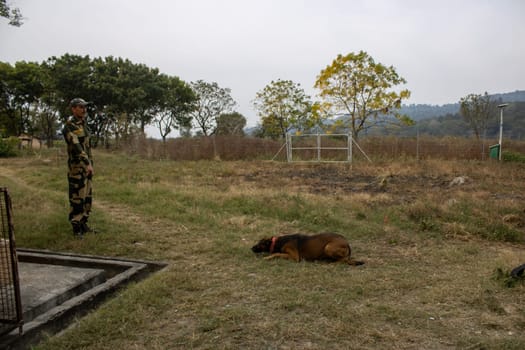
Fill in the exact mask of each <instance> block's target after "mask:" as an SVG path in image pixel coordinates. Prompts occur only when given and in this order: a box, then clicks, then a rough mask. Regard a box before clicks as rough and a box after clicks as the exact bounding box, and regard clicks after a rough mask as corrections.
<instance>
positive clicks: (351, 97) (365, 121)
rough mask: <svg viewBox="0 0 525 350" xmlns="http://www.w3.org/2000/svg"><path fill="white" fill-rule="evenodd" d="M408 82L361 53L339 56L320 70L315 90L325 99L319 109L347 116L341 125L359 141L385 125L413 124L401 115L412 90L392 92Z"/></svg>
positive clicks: (364, 53)
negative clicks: (365, 132) (369, 131)
mask: <svg viewBox="0 0 525 350" xmlns="http://www.w3.org/2000/svg"><path fill="white" fill-rule="evenodd" d="M405 83H406V81H405V79H403V78H402V77H400V76H399V75H398V74H397V72H396V70H395V68H394V67H392V66H390V67H387V66H385V65H383V64H381V63H376V62H375V61H374V59H373V58H372V57H371V56H370V55H368V54H367V53H366V52H364V51H360V52H358V53H349V54H347V55H346V56H343V55H338V56H337V57H336V59H334V60H333V62H332V64H331V65H329V66H327V67H326V68H325V69H323V70H322V71H321V73H320V74H319V76H318V77H317V80H316V82H315V88H317V89H319V90H320V97H321V98H322V99H323V103H322V104H320V105H319V106H322V107H323V108H324V109H325V113H330V114H332V115H336V114H344V115H347V116H348V118H345V119H346V120H344V121H343V122H342V123H343V125H342V126H344V127H345V128H348V129H349V130H350V131H351V132H352V135H353V137H354V138H357V137H358V135H359V133H360V132H361V131H363V130H365V129H368V128H371V127H373V126H375V125H378V124H382V123H385V122H386V123H392V122H393V123H396V124H404V125H411V124H412V123H413V121H412V120H411V119H410V118H409V117H408V116H406V115H402V114H400V113H399V112H398V110H399V108H401V103H402V101H403V100H406V99H408V98H409V97H410V91H408V90H406V89H405V90H401V91H399V92H396V91H395V90H394V89H393V88H394V87H396V86H397V85H400V84H405ZM389 117H390V118H389ZM392 117H394V118H392Z"/></svg>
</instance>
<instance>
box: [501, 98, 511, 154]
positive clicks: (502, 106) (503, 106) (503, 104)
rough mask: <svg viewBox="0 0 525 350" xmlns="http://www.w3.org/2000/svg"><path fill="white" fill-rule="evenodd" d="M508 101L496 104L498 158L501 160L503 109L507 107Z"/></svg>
mask: <svg viewBox="0 0 525 350" xmlns="http://www.w3.org/2000/svg"><path fill="white" fill-rule="evenodd" d="M508 105H509V104H508V103H502V104H500V105H498V108H499V112H500V113H499V160H501V141H502V139H503V110H504V109H505V107H507V106H508Z"/></svg>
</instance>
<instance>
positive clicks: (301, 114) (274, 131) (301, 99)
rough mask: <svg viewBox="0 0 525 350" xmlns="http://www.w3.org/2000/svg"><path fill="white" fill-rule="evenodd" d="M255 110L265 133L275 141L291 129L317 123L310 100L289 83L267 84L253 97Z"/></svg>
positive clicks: (304, 127) (297, 86) (300, 128)
mask: <svg viewBox="0 0 525 350" xmlns="http://www.w3.org/2000/svg"><path fill="white" fill-rule="evenodd" d="M254 107H255V109H256V110H257V111H258V114H259V116H260V118H261V124H262V128H263V129H264V134H266V135H269V136H273V137H274V138H275V137H277V136H280V137H282V138H285V137H286V133H287V132H288V131H289V130H291V129H292V128H295V129H298V130H304V129H308V128H311V127H313V126H314V125H315V124H316V123H317V122H318V120H316V119H315V118H314V115H313V114H312V103H311V102H310V97H309V96H307V95H306V93H305V92H304V90H303V89H302V88H301V86H300V84H296V83H294V82H293V81H291V80H280V79H279V80H277V81H272V82H271V83H270V84H268V85H266V86H265V87H264V89H262V90H261V91H259V92H257V94H256V95H255V100H254Z"/></svg>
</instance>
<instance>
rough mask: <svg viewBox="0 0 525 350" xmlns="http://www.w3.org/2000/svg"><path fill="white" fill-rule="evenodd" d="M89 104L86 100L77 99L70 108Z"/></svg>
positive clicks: (72, 101)
mask: <svg viewBox="0 0 525 350" xmlns="http://www.w3.org/2000/svg"><path fill="white" fill-rule="evenodd" d="M88 104H89V103H88V102H86V101H84V99H82V98H80V97H76V98H74V99H72V100H71V102H69V107H76V106H87V105H88Z"/></svg>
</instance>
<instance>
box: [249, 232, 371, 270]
mask: <svg viewBox="0 0 525 350" xmlns="http://www.w3.org/2000/svg"><path fill="white" fill-rule="evenodd" d="M252 251H253V252H254V253H270V255H269V256H267V257H265V259H274V258H283V259H290V260H294V261H297V262H299V261H301V260H303V259H304V260H308V261H315V260H324V261H330V262H342V263H347V264H349V265H362V264H364V262H362V261H356V260H354V259H351V258H350V254H351V252H352V250H351V249H350V244H348V241H347V240H346V238H345V237H343V236H341V235H339V234H337V233H320V234H316V235H311V236H308V235H304V234H300V233H296V234H291V235H283V236H274V237H271V238H263V239H261V240H260V241H259V243H257V244H256V245H254V246H253V247H252Z"/></svg>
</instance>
